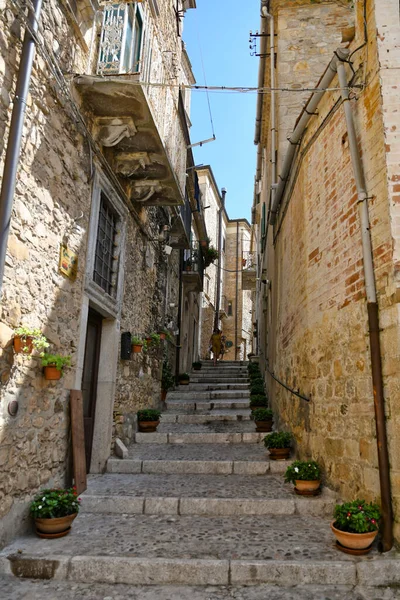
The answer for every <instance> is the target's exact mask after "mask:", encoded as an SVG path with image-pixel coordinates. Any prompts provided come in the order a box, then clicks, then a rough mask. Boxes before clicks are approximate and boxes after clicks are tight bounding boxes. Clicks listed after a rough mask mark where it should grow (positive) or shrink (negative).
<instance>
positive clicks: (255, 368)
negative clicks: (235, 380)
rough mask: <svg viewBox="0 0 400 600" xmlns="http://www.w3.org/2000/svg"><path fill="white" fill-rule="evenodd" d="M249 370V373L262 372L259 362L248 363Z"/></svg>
mask: <svg viewBox="0 0 400 600" xmlns="http://www.w3.org/2000/svg"><path fill="white" fill-rule="evenodd" d="M247 370H248V372H249V373H255V372H261V371H260V367H259V365H258V364H257V363H249V364H248V365H247Z"/></svg>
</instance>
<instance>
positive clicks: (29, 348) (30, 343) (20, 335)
mask: <svg viewBox="0 0 400 600" xmlns="http://www.w3.org/2000/svg"><path fill="white" fill-rule="evenodd" d="M49 346H50V344H49V342H48V341H47V339H46V338H45V336H44V335H43V334H42V332H41V331H40V329H34V328H32V327H25V326H21V327H17V329H16V330H15V332H14V350H15V352H16V353H17V354H20V353H23V354H32V352H33V349H35V350H37V351H38V352H44V351H45V350H46V348H48V347H49Z"/></svg>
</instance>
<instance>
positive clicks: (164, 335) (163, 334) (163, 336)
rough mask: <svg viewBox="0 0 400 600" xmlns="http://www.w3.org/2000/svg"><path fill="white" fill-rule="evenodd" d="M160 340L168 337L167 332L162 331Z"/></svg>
mask: <svg viewBox="0 0 400 600" xmlns="http://www.w3.org/2000/svg"><path fill="white" fill-rule="evenodd" d="M159 335H160V340H165V339H166V338H167V334H166V333H160V334H159Z"/></svg>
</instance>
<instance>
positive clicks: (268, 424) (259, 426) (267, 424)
mask: <svg viewBox="0 0 400 600" xmlns="http://www.w3.org/2000/svg"><path fill="white" fill-rule="evenodd" d="M254 422H255V424H256V431H262V432H265V433H268V432H270V431H272V423H273V421H272V419H271V420H270V421H254Z"/></svg>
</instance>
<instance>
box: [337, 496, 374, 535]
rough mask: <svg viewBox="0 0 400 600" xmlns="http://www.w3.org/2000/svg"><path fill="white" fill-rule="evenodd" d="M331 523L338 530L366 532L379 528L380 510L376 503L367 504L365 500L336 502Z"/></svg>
mask: <svg viewBox="0 0 400 600" xmlns="http://www.w3.org/2000/svg"><path fill="white" fill-rule="evenodd" d="M333 516H334V517H335V522H334V524H333V526H334V527H336V529H340V531H347V532H349V533H368V532H369V531H376V530H377V529H378V528H379V524H378V521H379V519H380V518H381V511H380V508H379V506H378V505H377V504H373V503H372V502H371V503H370V504H367V503H366V501H365V500H354V501H353V502H345V503H344V504H336V506H335V511H334V515H333Z"/></svg>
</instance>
